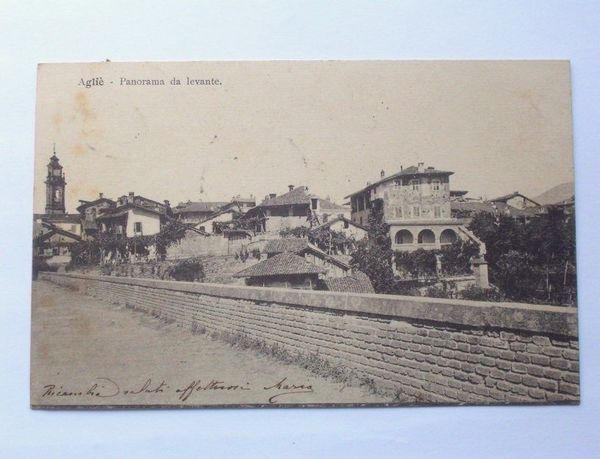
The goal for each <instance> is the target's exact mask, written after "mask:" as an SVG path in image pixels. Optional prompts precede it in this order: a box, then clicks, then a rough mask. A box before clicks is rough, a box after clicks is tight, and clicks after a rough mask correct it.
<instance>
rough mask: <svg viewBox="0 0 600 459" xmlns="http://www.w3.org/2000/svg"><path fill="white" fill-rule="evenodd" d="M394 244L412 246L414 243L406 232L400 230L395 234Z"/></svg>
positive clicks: (410, 235)
mask: <svg viewBox="0 0 600 459" xmlns="http://www.w3.org/2000/svg"><path fill="white" fill-rule="evenodd" d="M395 240H396V244H412V243H413V241H414V238H413V235H412V233H411V232H410V231H408V230H405V229H403V230H400V231H398V232H397V233H396V237H395Z"/></svg>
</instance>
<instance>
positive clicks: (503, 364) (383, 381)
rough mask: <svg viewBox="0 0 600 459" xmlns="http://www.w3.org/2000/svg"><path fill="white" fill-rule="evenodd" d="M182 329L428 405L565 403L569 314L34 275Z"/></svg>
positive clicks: (572, 317)
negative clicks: (254, 344) (289, 357)
mask: <svg viewBox="0 0 600 459" xmlns="http://www.w3.org/2000/svg"><path fill="white" fill-rule="evenodd" d="M40 277H41V278H42V279H46V280H50V281H52V282H55V283H58V284H61V285H64V286H67V287H71V288H76V289H78V290H80V291H81V293H84V294H88V295H94V296H97V297H100V298H102V299H104V300H107V301H110V302H114V303H120V304H125V305H128V306H130V307H134V308H136V309H139V310H143V311H145V312H147V313H149V314H152V315H154V316H157V317H161V318H164V319H167V320H174V321H176V322H177V323H179V324H181V325H182V326H185V327H189V328H190V329H191V330H202V331H208V332H213V333H215V334H217V335H218V334H221V335H227V336H230V337H231V336H234V337H235V336H237V337H240V338H242V337H245V338H251V339H253V340H255V341H258V342H261V343H264V344H265V345H266V346H276V347H278V348H281V349H285V350H286V351H288V352H289V353H292V354H293V355H295V356H297V358H298V361H299V362H301V361H302V360H303V359H311V358H312V359H314V357H315V356H317V357H319V358H320V359H324V360H325V361H327V362H328V363H330V364H331V365H332V366H337V367H340V368H344V369H347V370H349V371H351V372H352V374H353V375H354V376H355V377H357V378H358V379H359V380H361V381H369V382H370V383H371V384H373V385H374V387H375V388H377V389H379V390H382V391H388V392H391V393H395V394H397V395H402V396H405V397H409V398H412V399H414V400H415V401H427V402H436V403H509V402H512V403H514V402H516V403H535V402H544V401H547V402H563V403H576V402H578V400H579V355H578V339H577V322H576V318H577V315H576V310H574V309H573V308H560V307H553V306H536V305H523V304H513V303H505V304H502V303H500V304H493V303H480V302H472V301H460V300H440V299H426V298H413V297H396V296H394V297H392V296H383V295H359V294H343V293H332V292H298V291H294V290H282V289H265V288H252V287H240V286H226V285H216V284H197V283H184V282H171V281H157V280H150V279H131V278H110V277H93V276H84V275H73V274H56V273H43V274H42V275H41V276H40Z"/></svg>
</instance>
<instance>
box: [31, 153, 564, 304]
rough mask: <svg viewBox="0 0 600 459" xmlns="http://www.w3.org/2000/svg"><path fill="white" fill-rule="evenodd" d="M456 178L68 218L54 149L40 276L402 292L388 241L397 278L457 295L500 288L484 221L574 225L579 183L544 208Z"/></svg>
mask: <svg viewBox="0 0 600 459" xmlns="http://www.w3.org/2000/svg"><path fill="white" fill-rule="evenodd" d="M452 175H453V172H452V171H447V170H439V169H436V168H435V167H433V166H426V165H425V164H424V163H419V164H417V165H411V166H409V167H402V166H399V170H397V171H395V172H394V173H392V174H386V173H385V171H381V173H380V175H379V177H377V179H376V180H374V181H372V182H369V183H367V184H366V185H365V187H363V188H362V189H360V190H355V191H352V190H348V191H349V193H348V195H347V196H346V197H345V199H346V200H347V201H346V202H344V203H335V202H333V201H332V200H330V199H329V198H328V197H323V196H321V195H320V194H319V192H318V190H312V189H309V188H308V187H306V186H303V185H292V184H290V185H289V187H288V189H286V190H279V193H275V192H274V193H271V194H269V195H267V196H264V198H262V199H258V198H257V197H255V196H252V195H251V196H240V195H234V196H233V197H232V198H231V199H230V200H229V201H219V202H198V201H187V202H180V203H178V204H177V205H174V206H173V205H171V203H170V202H169V201H168V200H158V199H157V200H155V199H150V198H148V197H144V196H140V195H137V194H135V192H128V193H127V194H123V195H122V196H118V197H108V196H104V195H103V194H102V193H100V194H99V195H98V196H95V197H90V196H85V197H82V199H80V200H79V205H78V207H77V213H67V212H66V206H65V187H66V185H67V182H66V174H65V172H64V171H63V167H62V165H61V164H60V160H59V158H58V157H57V155H56V152H54V154H53V155H52V156H51V158H50V161H49V163H48V165H47V177H46V181H45V185H46V207H45V212H44V213H43V214H34V234H33V246H34V269H50V270H56V269H58V270H64V269H78V270H83V271H88V272H89V271H90V270H92V271H93V270H99V271H100V272H102V273H103V274H107V275H117V276H136V277H158V278H173V279H178V277H177V272H184V271H185V270H186V269H188V268H189V269H192V268H193V269H196V270H197V273H196V274H194V275H192V276H191V277H189V276H188V277H186V276H185V275H184V276H183V277H181V279H179V280H201V281H204V282H218V283H237V284H245V285H249V286H259V287H283V288H295V289H316V290H330V291H341V292H352V293H390V292H396V293H397V292H400V293H402V292H404V290H402V289H400V290H396V291H385V288H382V287H381V285H382V283H386V282H387V283H388V284H389V283H390V282H392V280H390V279H392V278H391V277H390V278H388V279H387V280H381V279H376V277H377V276H378V274H377V269H379V268H377V267H372V264H371V265H369V263H371V262H370V261H369V260H368V255H369V253H370V252H369V247H374V246H373V245H372V244H379V246H377V247H382V248H383V249H382V250H386V252H385V253H386V254H392V256H388V255H386V256H385V257H384V258H390V260H388V261H389V263H390V266H391V270H392V273H393V281H394V282H399V283H400V284H401V285H404V286H406V285H409V284H410V286H411V288H413V290H415V289H416V290H418V291H419V292H420V294H428V293H429V294H431V295H434V296H435V295H436V292H437V293H439V290H440V289H442V290H444V292H446V293H448V292H449V293H448V294H449V295H450V296H451V297H452V295H456V294H457V292H458V291H460V290H462V289H472V288H477V289H481V290H484V291H486V290H493V289H494V288H495V287H494V285H493V284H491V283H490V279H489V271H488V262H489V258H490V257H489V256H488V254H487V252H488V247H486V242H485V241H484V240H482V238H481V237H480V236H481V235H482V234H485V233H484V232H482V233H481V234H479V235H478V234H475V232H474V231H473V229H472V226H473V220H474V219H475V220H477V221H476V222H475V226H477V225H479V224H480V221H487V220H486V219H488V220H489V221H491V222H492V223H493V224H495V225H496V226H498V225H501V222H502V221H504V220H507V219H508V220H510V221H514V222H515V224H519V225H527V224H528V223H529V222H530V221H533V220H535V219H539V218H541V217H543V216H547V215H550V214H552V215H554V214H556V213H557V212H558V214H560V219H561V221H563V222H568V221H570V220H572V218H573V214H574V196H573V192H572V186H571V187H568V186H567V187H565V186H563V187H562V188H560V189H559V187H557V188H556V189H554V191H553V190H549V192H548V193H545V194H544V195H542V196H541V197H540V199H539V200H538V199H536V198H529V197H527V196H525V195H523V194H521V193H519V192H518V191H515V192H511V193H508V194H506V195H503V196H499V197H496V198H493V199H482V198H470V197H469V196H468V192H467V191H464V190H455V189H452V187H451V176H452ZM232 192H233V193H235V190H232ZM83 198H85V199H83ZM541 198H543V199H541ZM540 201H543V202H540ZM378 228H379V229H380V233H379V234H377V231H378ZM381 228H383V229H381ZM381 231H382V232H381ZM382 235H383V236H382ZM488 243H489V241H488ZM369 244H371V246H369ZM361 250H362V252H361ZM373 253H375V252H373ZM360 254H367V255H366V256H362V255H360ZM417 258H419V260H422V259H427V261H426V262H425V263H426V264H427V266H428V268H427V269H424V270H418V269H416V268H415V269H411V267H414V265H415V259H417ZM380 261H381V260H380ZM384 261H385V260H384ZM388 261H385V262H386V263H387V262H388ZM374 263H376V261H375V262H374ZM459 264H460V266H461V269H458V268H457V266H458V265H459ZM561 266H562V265H561ZM360 268H362V269H360ZM193 269H192V270H193ZM182 270H183V271H182ZM547 271H548V270H547ZM572 272H574V261H573V262H569V261H567V262H566V264H565V266H564V283H563V284H564V285H566V284H567V277H569V283H572V282H573V280H572V279H571V278H573V277H574V274H573V275H571V273H572ZM546 276H547V277H546V278H547V279H549V278H550V277H549V274H547V275H546ZM546 283H547V284H548V280H547V281H546ZM400 284H399V285H400ZM449 286H450V287H449ZM402 288H404V287H402ZM419 289H420V290H419ZM436 289H437V290H436ZM406 291H408V290H406Z"/></svg>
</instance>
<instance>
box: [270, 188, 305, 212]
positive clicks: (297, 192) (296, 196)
mask: <svg viewBox="0 0 600 459" xmlns="http://www.w3.org/2000/svg"><path fill="white" fill-rule="evenodd" d="M310 198H311V195H309V194H308V188H306V187H305V186H297V187H296V188H294V189H293V190H291V191H288V192H287V193H285V194H282V195H281V196H275V197H274V198H267V199H265V200H264V201H263V202H262V203H261V204H260V205H261V206H262V207H272V206H289V205H290V204H310Z"/></svg>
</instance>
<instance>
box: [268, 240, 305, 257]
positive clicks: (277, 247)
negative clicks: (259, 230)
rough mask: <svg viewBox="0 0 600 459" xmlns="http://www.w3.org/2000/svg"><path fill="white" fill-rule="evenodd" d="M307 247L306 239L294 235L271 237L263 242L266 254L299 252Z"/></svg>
mask: <svg viewBox="0 0 600 459" xmlns="http://www.w3.org/2000/svg"><path fill="white" fill-rule="evenodd" d="M307 248H308V240H307V239H301V238H296V237H289V238H282V239H271V240H270V241H268V242H267V243H266V244H265V248H264V252H265V253H267V254H273V253H283V252H293V253H295V252H300V251H302V250H305V249H307Z"/></svg>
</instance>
